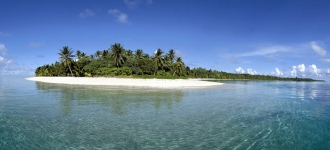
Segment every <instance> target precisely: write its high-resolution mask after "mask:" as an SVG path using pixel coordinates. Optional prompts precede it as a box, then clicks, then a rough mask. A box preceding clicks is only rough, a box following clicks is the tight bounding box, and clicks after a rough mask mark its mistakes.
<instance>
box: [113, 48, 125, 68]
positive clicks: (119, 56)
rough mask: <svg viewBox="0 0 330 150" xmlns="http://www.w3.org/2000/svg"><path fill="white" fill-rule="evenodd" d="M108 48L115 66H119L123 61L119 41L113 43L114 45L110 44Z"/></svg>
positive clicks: (122, 51)
mask: <svg viewBox="0 0 330 150" xmlns="http://www.w3.org/2000/svg"><path fill="white" fill-rule="evenodd" d="M109 50H110V51H111V57H113V58H114V61H115V65H116V66H117V68H119V67H120V66H121V65H122V64H123V63H124V58H125V56H124V51H125V50H124V48H123V46H122V45H120V44H119V43H115V44H114V45H111V47H110V48H109Z"/></svg>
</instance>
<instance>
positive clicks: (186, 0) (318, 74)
mask: <svg viewBox="0 0 330 150" xmlns="http://www.w3.org/2000/svg"><path fill="white" fill-rule="evenodd" d="M329 6H330V1H327V0H324V1H322V0H316V1H312V0H310V1H306V0H291V1H287V0H285V1H284V0H276V1H275V0H251V1H245V0H228V1H227V0H112V1H108V0H96V1H92V0H47V1H46V0H30V1H28V0H15V1H13V0H2V1H1V4H0V18H1V23H0V74H3V75H6V74H20V75H33V73H34V69H35V68H36V67H38V66H41V65H44V64H51V63H54V62H55V61H58V58H59V56H58V54H57V53H58V52H59V49H61V48H62V47H63V46H69V47H71V48H72V49H73V50H81V51H83V52H85V53H87V54H88V55H90V54H93V53H94V52H95V51H96V50H104V49H108V48H109V47H110V45H112V44H114V43H116V42H117V43H121V44H122V45H124V48H126V49H131V50H133V51H134V50H136V49H143V50H144V52H146V53H149V54H152V53H153V52H154V51H155V50H156V49H157V48H161V49H162V50H164V51H165V52H167V51H168V50H169V49H174V50H176V52H177V55H179V56H181V57H182V58H183V60H184V62H186V65H188V66H190V67H191V68H194V67H203V68H207V69H215V70H219V71H226V72H233V73H243V72H244V73H250V74H269V75H278V76H289V77H291V76H292V77H295V76H299V77H312V78H317V79H326V80H328V79H329V78H330V77H329V76H330V54H329V53H327V50H328V49H329V47H330V34H329V33H330V19H329V16H330V9H329Z"/></svg>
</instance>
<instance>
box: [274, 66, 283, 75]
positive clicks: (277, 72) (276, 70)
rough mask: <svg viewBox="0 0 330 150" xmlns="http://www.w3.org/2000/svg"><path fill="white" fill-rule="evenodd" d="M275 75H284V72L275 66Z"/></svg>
mask: <svg viewBox="0 0 330 150" xmlns="http://www.w3.org/2000/svg"><path fill="white" fill-rule="evenodd" d="M274 75H276V76H283V72H281V71H280V70H279V69H278V68H274Z"/></svg>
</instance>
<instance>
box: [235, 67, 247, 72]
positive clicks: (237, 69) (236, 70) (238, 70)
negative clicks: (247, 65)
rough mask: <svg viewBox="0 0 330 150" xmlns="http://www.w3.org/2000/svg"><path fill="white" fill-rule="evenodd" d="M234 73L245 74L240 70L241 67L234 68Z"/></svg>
mask: <svg viewBox="0 0 330 150" xmlns="http://www.w3.org/2000/svg"><path fill="white" fill-rule="evenodd" d="M235 72H236V73H245V71H244V69H243V68H241V67H238V68H236V69H235Z"/></svg>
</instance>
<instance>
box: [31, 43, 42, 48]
mask: <svg viewBox="0 0 330 150" xmlns="http://www.w3.org/2000/svg"><path fill="white" fill-rule="evenodd" d="M44 45H45V42H40V43H30V44H29V47H33V48H38V47H41V46H44Z"/></svg>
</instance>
